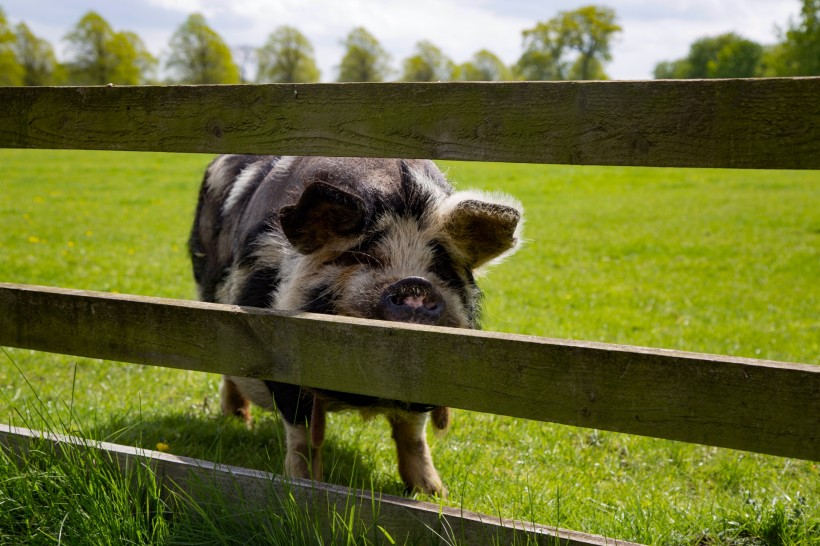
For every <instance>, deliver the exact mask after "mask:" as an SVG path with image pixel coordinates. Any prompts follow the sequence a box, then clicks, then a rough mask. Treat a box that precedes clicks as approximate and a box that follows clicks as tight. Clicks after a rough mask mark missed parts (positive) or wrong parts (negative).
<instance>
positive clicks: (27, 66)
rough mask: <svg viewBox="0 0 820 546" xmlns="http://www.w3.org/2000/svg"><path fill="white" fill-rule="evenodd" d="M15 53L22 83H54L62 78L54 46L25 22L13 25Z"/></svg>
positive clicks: (61, 68) (61, 80)
mask: <svg viewBox="0 0 820 546" xmlns="http://www.w3.org/2000/svg"><path fill="white" fill-rule="evenodd" d="M14 33H15V35H16V41H15V44H14V50H15V54H16V56H17V61H18V62H19V63H20V66H22V67H23V85H55V84H59V83H62V82H63V80H64V73H63V67H62V66H61V65H60V63H58V62H57V57H56V55H55V54H54V48H53V47H52V46H51V44H50V43H48V42H47V41H46V40H43V39H41V38H38V37H37V36H35V35H34V33H33V32H32V31H31V29H29V28H28V26H27V25H26V24H25V23H19V24H18V25H17V26H16V27H15V32H14Z"/></svg>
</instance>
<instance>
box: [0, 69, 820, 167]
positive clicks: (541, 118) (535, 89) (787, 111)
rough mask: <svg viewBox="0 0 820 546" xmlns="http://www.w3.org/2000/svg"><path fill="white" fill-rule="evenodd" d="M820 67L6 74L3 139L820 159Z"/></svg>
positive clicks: (583, 158) (339, 150) (545, 156)
mask: <svg viewBox="0 0 820 546" xmlns="http://www.w3.org/2000/svg"><path fill="white" fill-rule="evenodd" d="M818 96H820V78H772V79H733V80H681V81H675V80H658V81H609V82H606V81H586V82H579V81H573V82H502V83H467V82H450V83H378V84H367V83H362V84H266V85H241V86H230V85H228V86H223V85H220V86H157V87H151V86H147V87H113V86H112V87H14V88H12V87H7V88H0V147H8V148H72V149H99V150H138V151H164V152H196V153H225V152H239V153H266V154H267V153H272V154H282V155H286V154H287V155H330V156H371V157H408V158H411V157H412V158H428V159H460V160H475V161H507V162H531V163H561V164H577V165H635V166H655V167H730V168H759V169H774V168H777V169H817V168H820V101H818V100H817V97H818Z"/></svg>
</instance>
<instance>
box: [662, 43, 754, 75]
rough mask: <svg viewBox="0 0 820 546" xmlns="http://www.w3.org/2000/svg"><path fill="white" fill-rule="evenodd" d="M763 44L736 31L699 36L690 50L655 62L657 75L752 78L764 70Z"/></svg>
mask: <svg viewBox="0 0 820 546" xmlns="http://www.w3.org/2000/svg"><path fill="white" fill-rule="evenodd" d="M762 59H763V47H762V46H761V45H760V44H758V43H756V42H753V41H751V40H747V39H746V38H743V37H742V36H738V35H737V34H735V33H734V32H730V33H727V34H721V35H719V36H707V37H705V38H700V39H699V40H696V41H695V42H693V43H692V45H691V46H690V47H689V54H688V55H687V56H686V57H685V58H683V59H678V60H676V61H663V62H661V63H658V64H657V65H656V66H655V70H654V73H655V77H656V78H659V79H664V78H679V79H686V78H750V77H753V76H756V75H759V74H760V72H761V61H762Z"/></svg>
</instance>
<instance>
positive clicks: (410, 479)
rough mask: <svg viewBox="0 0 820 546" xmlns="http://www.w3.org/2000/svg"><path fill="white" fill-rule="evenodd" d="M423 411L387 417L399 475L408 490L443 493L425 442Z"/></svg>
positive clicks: (441, 494)
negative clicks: (393, 442) (397, 461)
mask: <svg viewBox="0 0 820 546" xmlns="http://www.w3.org/2000/svg"><path fill="white" fill-rule="evenodd" d="M426 424H427V414H426V413H404V414H401V415H396V416H394V417H392V418H391V420H390V425H391V426H392V427H393V440H395V442H396V452H397V453H398V459H399V475H400V476H401V478H402V480H404V483H405V485H407V489H408V491H410V492H421V493H427V494H430V495H439V496H441V497H444V496H446V495H447V490H446V489H445V488H444V486H443V485H442V483H441V478H440V477H439V475H438V472H437V471H436V467H435V466H433V457H432V456H431V455H430V447H429V446H428V445H427V436H426V435H425V425H426Z"/></svg>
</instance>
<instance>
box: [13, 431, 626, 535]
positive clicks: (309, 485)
mask: <svg viewBox="0 0 820 546" xmlns="http://www.w3.org/2000/svg"><path fill="white" fill-rule="evenodd" d="M43 443H46V444H47V446H48V447H50V448H51V449H54V450H55V452H57V454H58V455H59V450H64V449H72V448H81V449H95V450H99V451H103V452H105V453H107V454H109V455H110V456H111V457H112V459H113V461H115V462H116V463H117V464H118V466H119V468H120V469H126V468H133V466H134V465H137V464H144V465H147V466H149V467H150V468H151V469H152V471H153V472H154V474H155V476H156V478H157V480H158V481H159V483H160V484H162V485H163V486H165V487H167V488H168V489H169V490H170V491H177V492H182V493H183V496H184V498H186V499H193V500H194V501H195V502H212V501H213V498H212V495H213V492H214V488H215V489H216V490H217V491H219V492H221V493H222V495H223V497H224V498H225V499H226V500H233V501H234V502H235V503H236V506H234V507H233V508H235V509H236V512H235V513H234V514H233V516H232V517H236V518H242V517H247V516H248V515H249V514H253V513H263V514H264V513H266V512H268V511H273V512H274V513H281V512H282V511H283V503H287V502H292V501H290V496H291V495H292V496H293V498H294V499H295V501H296V502H297V503H298V504H299V505H300V506H302V507H304V508H305V509H306V510H312V511H315V512H316V513H317V514H318V515H320V516H324V517H318V518H311V521H316V522H318V523H319V524H324V525H325V528H324V529H323V533H324V535H325V536H326V537H327V538H328V539H330V538H331V537H332V534H331V530H330V527H331V524H332V521H333V518H332V517H327V516H328V514H332V513H333V511H335V513H338V514H341V515H342V516H347V515H349V514H355V515H356V517H357V520H356V521H357V522H358V523H359V524H360V525H364V528H365V529H372V530H373V531H376V529H377V527H376V526H381V527H383V528H384V529H386V530H387V531H388V532H389V533H390V535H391V536H392V537H393V538H394V539H395V540H396V541H397V543H398V544H405V543H408V542H409V543H418V542H420V541H421V543H423V544H435V543H438V544H448V543H449V542H447V540H446V539H447V538H448V537H449V538H455V539H457V540H458V543H459V544H481V545H484V544H518V543H521V544H523V543H526V544H544V545H549V546H558V545H560V546H639V545H636V544H635V543H632V542H626V541H622V540H617V539H611V538H606V537H602V536H598V535H591V534H587V533H579V532H577V531H570V530H567V529H560V528H557V527H548V526H545V525H538V524H533V523H527V522H522V521H519V520H511V519H504V518H499V517H495V516H488V515H485V514H479V513H475V512H470V511H467V510H461V509H455V508H450V507H448V506H440V505H437V504H431V503H427V502H420V501H415V500H411V499H406V498H401V497H395V496H392V495H383V494H380V493H372V492H368V491H361V490H354V489H348V488H345V487H340V486H336V485H330V484H325V483H320V482H311V481H309V480H300V479H291V480H288V479H285V478H282V477H281V476H277V475H274V474H270V473H268V472H262V471H259V470H251V469H247V468H240V467H236V466H229V465H222V464H216V463H212V462H208V461H203V460H200V459H193V458H190V457H178V456H175V455H169V454H167V453H161V452H158V451H151V450H146V449H140V448H134V447H130V446H123V445H118V444H112V443H108V442H97V441H90V440H87V439H83V438H76V437H72V436H66V435H62V434H54V433H46V432H40V431H34V430H30V429H26V428H21V427H13V426H9V425H4V424H0V447H5V448H6V449H9V450H11V451H12V452H13V453H15V454H16V455H17V456H21V457H25V455H26V454H27V453H28V451H29V450H30V449H31V448H32V446H34V447H36V448H37V449H43ZM345 521H348V519H347V518H345Z"/></svg>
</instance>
